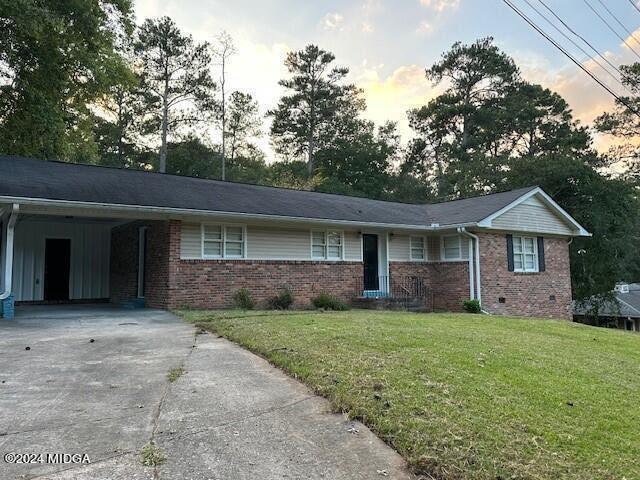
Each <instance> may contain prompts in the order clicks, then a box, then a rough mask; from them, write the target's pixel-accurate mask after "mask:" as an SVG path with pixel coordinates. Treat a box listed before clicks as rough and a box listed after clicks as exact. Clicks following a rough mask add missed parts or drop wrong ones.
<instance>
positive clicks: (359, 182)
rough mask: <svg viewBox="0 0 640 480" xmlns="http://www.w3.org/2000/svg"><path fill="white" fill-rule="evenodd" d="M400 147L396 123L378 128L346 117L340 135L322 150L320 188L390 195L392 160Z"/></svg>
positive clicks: (341, 123) (320, 156)
mask: <svg viewBox="0 0 640 480" xmlns="http://www.w3.org/2000/svg"><path fill="white" fill-rule="evenodd" d="M399 149H400V137H399V135H398V133H397V131H396V125H395V124H394V123H391V122H389V123H387V124H384V125H382V126H381V127H380V128H379V129H377V131H376V128H375V126H374V124H373V122H370V121H366V120H362V119H359V118H352V117H342V118H341V122H340V128H339V130H338V133H337V135H336V138H335V139H334V140H333V141H332V142H331V144H330V146H328V147H325V148H324V149H322V150H320V151H318V153H317V164H318V176H319V177H321V179H320V181H319V183H318V185H317V187H316V189H317V190H321V191H326V192H335V193H344V194H349V195H359V196H366V197H369V198H387V197H389V195H390V191H389V182H390V178H391V167H392V165H391V163H392V160H393V159H394V158H395V156H396V154H397V153H398V151H399Z"/></svg>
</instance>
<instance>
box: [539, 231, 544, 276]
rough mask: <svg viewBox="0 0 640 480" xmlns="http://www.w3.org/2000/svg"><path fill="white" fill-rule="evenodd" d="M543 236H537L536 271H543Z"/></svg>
mask: <svg viewBox="0 0 640 480" xmlns="http://www.w3.org/2000/svg"><path fill="white" fill-rule="evenodd" d="M544 269H545V264H544V238H542V237H538V271H539V272H544Z"/></svg>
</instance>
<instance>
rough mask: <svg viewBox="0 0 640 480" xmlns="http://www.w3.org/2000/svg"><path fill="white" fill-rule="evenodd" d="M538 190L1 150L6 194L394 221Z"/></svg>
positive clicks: (455, 213) (439, 216)
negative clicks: (351, 179)
mask: <svg viewBox="0 0 640 480" xmlns="http://www.w3.org/2000/svg"><path fill="white" fill-rule="evenodd" d="M533 188H535V187H528V188H523V189H519V190H512V191H509V192H503V193H496V194H493V195H485V196H481V197H475V198H469V199H464V200H456V201H453V202H445V203H438V204H431V205H413V204H406V203H397V202H385V201H381V200H370V199H366V198H358V197H349V196H345V195H334V194H328V193H319V192H307V191H300V190H291V189H286V188H274V187H266V186H260V185H249V184H242V183H233V182H222V181H218V180H205V179H200V178H192V177H181V176H176V175H167V174H160V173H152V172H142V171H136V170H125V169H118V168H108V167H96V166H92V165H80V164H70V163H63V162H55V161H42V160H35V159H29V158H21V157H14V156H3V155H0V196H8V197H27V198H38V199H40V198H41V199H52V200H69V201H81V202H93V203H108V204H117V205H138V206H151V207H170V208H178V209H192V210H208V211H216V212H233V213H247V214H262V215H277V216H286V217H298V218H313V219H329V220H344V221H353V222H366V223H369V222H371V223H386V224H394V225H399V224H402V225H424V226H430V225H431V224H433V223H438V224H440V225H451V224H462V223H475V222H478V221H480V220H482V219H484V218H485V217H487V216H489V215H491V214H492V213H494V212H496V211H498V210H500V209H501V208H503V207H504V206H506V205H508V204H510V203H511V202H513V201H514V200H516V199H517V198H519V197H520V196H522V195H523V194H524V193H526V192H528V191H530V190H532V189H533Z"/></svg>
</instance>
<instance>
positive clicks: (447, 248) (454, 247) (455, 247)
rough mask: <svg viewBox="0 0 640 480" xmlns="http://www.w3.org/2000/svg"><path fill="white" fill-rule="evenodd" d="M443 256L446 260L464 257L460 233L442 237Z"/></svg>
mask: <svg viewBox="0 0 640 480" xmlns="http://www.w3.org/2000/svg"><path fill="white" fill-rule="evenodd" d="M442 258H443V259H444V260H461V259H462V241H461V239H460V236H459V235H447V236H444V237H442Z"/></svg>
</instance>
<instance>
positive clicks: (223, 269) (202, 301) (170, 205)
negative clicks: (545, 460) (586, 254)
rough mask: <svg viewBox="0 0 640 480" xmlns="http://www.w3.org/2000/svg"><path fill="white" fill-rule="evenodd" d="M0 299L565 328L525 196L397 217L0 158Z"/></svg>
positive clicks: (545, 204)
mask: <svg viewBox="0 0 640 480" xmlns="http://www.w3.org/2000/svg"><path fill="white" fill-rule="evenodd" d="M0 172H2V174H1V175H0V212H1V217H0V219H1V225H2V235H1V237H0V239H1V242H0V243H1V247H2V248H1V251H2V255H1V257H0V258H1V260H0V273H1V274H2V275H1V277H2V280H1V283H0V300H2V305H3V311H4V315H5V316H10V315H11V313H12V309H13V305H14V302H17V303H18V304H19V303H20V302H65V301H93V300H105V299H108V300H110V301H111V302H117V303H127V302H129V303H144V304H146V305H147V306H150V307H159V308H179V307H194V308H223V307H229V306H230V305H231V304H232V296H233V293H234V292H235V291H237V290H238V289H240V288H242V287H246V288H248V289H249V290H250V291H251V292H252V293H253V295H254V296H255V297H256V299H257V300H259V301H265V300H266V299H267V298H269V297H270V296H272V295H274V293H276V292H277V291H278V290H279V289H280V288H282V287H284V286H287V287H288V288H290V289H292V290H293V292H294V295H295V299H296V304H297V305H298V306H301V307H302V306H307V305H308V304H309V301H310V299H311V298H313V297H314V296H316V295H317V294H319V293H320V292H327V293H331V294H334V295H336V296H338V297H340V298H342V299H344V300H347V301H348V300H351V299H353V298H357V297H393V296H394V295H408V294H411V295H418V296H422V297H424V301H425V304H428V306H429V307H431V308H434V309H449V310H459V309H460V308H461V303H462V301H463V300H465V299H469V298H475V299H478V300H480V301H481V303H482V307H483V309H484V310H485V311H487V312H490V313H495V314H514V315H528V316H543V317H557V318H566V319H570V318H571V313H572V312H571V308H572V306H571V282H570V270H569V253H568V242H569V241H570V239H571V238H572V237H576V236H585V235H589V233H588V232H587V231H586V230H585V229H584V228H583V227H582V226H580V225H579V224H578V223H577V222H576V221H575V220H574V219H573V218H572V217H571V216H569V215H568V214H567V213H566V212H565V211H564V210H563V209H562V208H560V206H558V205H557V204H556V202H554V201H553V200H552V199H551V198H550V197H549V196H548V195H547V194H546V193H545V192H544V191H542V189H540V188H538V187H530V188H523V189H519V190H513V191H509V192H503V193H497V194H492V195H486V196H481V197H476V198H469V199H465V200H457V201H452V202H445V203H439V204H430V205H411V204H403V203H396V202H385V201H379V200H369V199H365V198H356V197H349V196H344V195H333V194H325V193H317V192H306V191H298V190H291V189H285V188H274V187H266V186H257V185H247V184H239V183H232V182H222V181H214V180H204V179H198V178H189V177H180V176H174V175H168V174H160V173H151V172H142V171H132V170H123V169H116V168H106V167H96V166H89V165H77V164H67V163H61V162H54V161H41V160H34V159H27V158H18V157H11V156H0Z"/></svg>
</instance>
